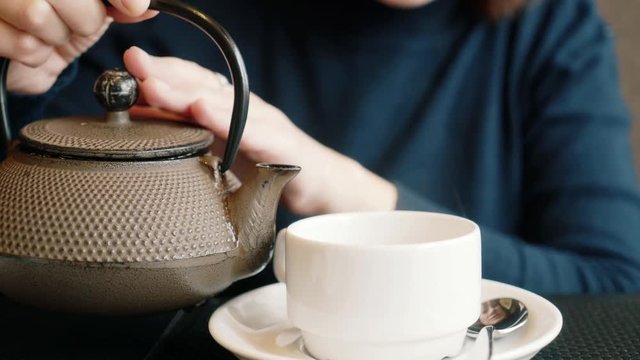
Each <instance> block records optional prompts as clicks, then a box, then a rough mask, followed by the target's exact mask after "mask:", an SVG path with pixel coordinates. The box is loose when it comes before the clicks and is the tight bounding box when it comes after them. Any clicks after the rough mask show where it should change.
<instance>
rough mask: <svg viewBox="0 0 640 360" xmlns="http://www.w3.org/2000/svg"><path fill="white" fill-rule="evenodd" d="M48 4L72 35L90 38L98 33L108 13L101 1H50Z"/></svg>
mask: <svg viewBox="0 0 640 360" xmlns="http://www.w3.org/2000/svg"><path fill="white" fill-rule="evenodd" d="M48 2H49V3H50V4H51V6H52V7H53V9H54V10H55V13H56V14H57V15H58V16H59V18H60V19H61V20H62V21H63V22H64V24H65V25H66V26H67V27H68V28H69V30H70V33H72V34H78V35H81V36H89V35H91V34H94V33H95V32H96V31H98V29H100V26H102V23H103V22H104V18H105V17H106V13H107V10H106V9H105V7H104V5H103V4H102V1H101V0H82V1H78V0H76V1H70V0H48Z"/></svg>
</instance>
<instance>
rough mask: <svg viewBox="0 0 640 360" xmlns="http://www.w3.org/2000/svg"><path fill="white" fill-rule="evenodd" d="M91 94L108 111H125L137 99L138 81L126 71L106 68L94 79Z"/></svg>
mask: <svg viewBox="0 0 640 360" xmlns="http://www.w3.org/2000/svg"><path fill="white" fill-rule="evenodd" d="M93 94H94V95H95V97H96V99H97V100H98V102H100V104H101V105H102V106H103V107H104V108H105V109H106V110H107V111H108V112H110V113H112V112H121V111H127V110H129V108H131V107H132V106H133V105H134V104H135V103H136V101H137V100H138V95H139V92H138V83H137V81H136V79H135V78H134V77H133V76H131V74H129V73H128V72H126V71H123V70H120V69H112V70H107V71H105V72H103V73H102V75H100V76H99V77H98V79H96V82H95V83H94V85H93Z"/></svg>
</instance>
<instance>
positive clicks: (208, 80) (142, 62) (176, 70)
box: [124, 46, 229, 100]
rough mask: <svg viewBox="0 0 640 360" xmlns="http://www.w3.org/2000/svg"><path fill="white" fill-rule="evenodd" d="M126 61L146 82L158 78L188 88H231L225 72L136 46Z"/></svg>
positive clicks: (127, 65)
mask: <svg viewBox="0 0 640 360" xmlns="http://www.w3.org/2000/svg"><path fill="white" fill-rule="evenodd" d="M124 63H125V66H126V68H127V70H128V71H129V72H130V73H131V74H132V75H133V76H135V77H136V78H138V79H140V80H143V81H144V80H146V79H149V78H156V79H158V80H161V81H162V82H164V83H166V84H168V85H169V86H171V87H176V88H180V89H184V90H189V89H198V90H201V91H204V90H211V91H216V90H220V89H223V90H229V89H228V88H229V87H228V85H229V81H228V80H227V79H226V77H224V76H223V75H221V74H218V73H215V72H213V71H211V70H209V69H206V68H203V67H202V66H200V65H198V64H196V63H194V62H192V61H187V60H182V59H178V58H175V57H156V56H151V55H149V54H147V53H146V52H145V51H144V50H142V49H140V48H138V47H135V46H134V47H131V48H130V49H128V50H127V51H126V52H125V54H124ZM194 100H195V99H194Z"/></svg>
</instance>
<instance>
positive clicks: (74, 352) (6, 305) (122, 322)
mask: <svg viewBox="0 0 640 360" xmlns="http://www.w3.org/2000/svg"><path fill="white" fill-rule="evenodd" d="M233 295H236V294H229V293H223V294H222V295H221V296H218V297H216V298H213V299H210V300H209V301H207V302H206V303H204V304H203V305H201V306H198V307H195V308H192V309H188V310H186V311H183V312H182V316H181V317H180V318H179V321H177V322H176V321H175V320H176V319H178V317H175V314H176V312H167V313H162V314H155V315H147V316H122V317H105V316H86V315H85V316H78V315H68V314H59V313H51V312H46V311H42V310H37V309H33V308H30V307H26V306H22V305H19V304H15V303H13V302H11V301H10V300H8V299H6V298H4V297H1V296H0V359H2V360H17V359H20V360H29V359H69V360H74V359H83V360H85V359H100V360H104V359H118V360H126V359H193V360H198V359H207V360H214V359H215V360H227V359H229V360H231V359H235V357H234V356H233V355H232V354H231V353H229V352H228V351H226V350H225V349H224V348H222V347H221V346H219V345H218V344H216V343H215V341H214V340H213V339H212V338H211V336H210V335H209V332H208V329H207V322H208V320H209V316H210V315H211V314H212V313H213V311H214V310H215V309H216V308H217V307H218V306H220V305H221V304H222V303H224V302H225V301H226V300H229V299H230V298H231V296H233ZM547 298H548V299H549V300H551V301H552V302H553V303H554V304H555V305H556V306H557V307H558V308H559V309H560V311H561V312H562V315H563V318H564V325H563V329H562V332H561V333H560V335H559V336H558V338H556V340H555V341H553V342H552V343H551V344H550V345H549V346H547V347H546V348H545V349H543V350H542V351H541V352H540V353H539V354H538V355H537V356H536V357H535V359H536V360H537V359H542V360H551V359H616V360H623V359H640V295H586V296H585V295H581V296H575V295H572V296H551V297H547ZM172 320H174V321H173V326H168V325H169V324H170V323H172ZM168 329H171V330H170V331H169V332H167V331H166V330H168ZM159 339H162V341H158V340H159Z"/></svg>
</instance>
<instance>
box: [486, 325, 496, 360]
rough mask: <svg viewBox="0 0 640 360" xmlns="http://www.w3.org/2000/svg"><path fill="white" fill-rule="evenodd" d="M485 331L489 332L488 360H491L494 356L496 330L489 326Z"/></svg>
mask: <svg viewBox="0 0 640 360" xmlns="http://www.w3.org/2000/svg"><path fill="white" fill-rule="evenodd" d="M484 329H485V330H486V331H487V338H488V342H489V352H488V354H487V360H491V357H492V356H493V331H494V330H495V328H494V327H493V325H489V326H486V327H485V328H484Z"/></svg>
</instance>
